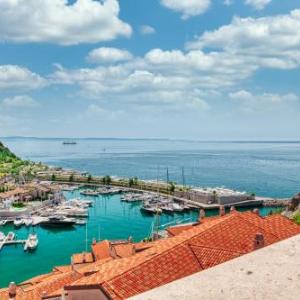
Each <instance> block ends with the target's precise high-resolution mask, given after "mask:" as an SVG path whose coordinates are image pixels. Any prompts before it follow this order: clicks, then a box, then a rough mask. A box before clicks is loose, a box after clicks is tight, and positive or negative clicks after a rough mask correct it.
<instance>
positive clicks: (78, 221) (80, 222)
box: [76, 219, 86, 225]
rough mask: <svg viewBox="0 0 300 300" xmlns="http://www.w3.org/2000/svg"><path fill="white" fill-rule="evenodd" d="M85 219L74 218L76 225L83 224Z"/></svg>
mask: <svg viewBox="0 0 300 300" xmlns="http://www.w3.org/2000/svg"><path fill="white" fill-rule="evenodd" d="M85 224H86V221H85V220H80V219H79V220H76V225H85Z"/></svg>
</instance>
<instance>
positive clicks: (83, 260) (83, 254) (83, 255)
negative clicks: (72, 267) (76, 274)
mask: <svg viewBox="0 0 300 300" xmlns="http://www.w3.org/2000/svg"><path fill="white" fill-rule="evenodd" d="M82 262H83V263H85V262H86V257H85V252H83V253H82Z"/></svg>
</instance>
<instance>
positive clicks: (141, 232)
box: [0, 191, 270, 287]
mask: <svg viewBox="0 0 300 300" xmlns="http://www.w3.org/2000/svg"><path fill="white" fill-rule="evenodd" d="M65 195H66V197H67V198H69V199H70V198H74V197H80V194H79V192H78V191H77V192H68V193H65ZM84 199H93V200H94V206H93V207H91V208H90V209H89V219H88V224H87V232H88V234H87V237H88V250H90V244H91V242H92V240H93V238H96V239H99V238H100V239H110V240H111V239H126V238H128V237H129V236H132V237H133V238H134V240H135V241H140V240H142V239H143V238H145V237H147V236H149V233H150V231H151V227H152V223H153V221H154V217H153V216H151V215H148V214H143V213H141V211H140V204H137V203H125V202H121V201H120V195H114V196H106V197H102V196H99V197H84ZM269 211H270V210H269V209H262V210H261V212H262V214H267V213H268V212H269ZM216 213H217V211H210V212H208V213H207V214H208V215H213V214H216ZM197 217H198V212H196V211H191V212H187V213H181V214H174V215H165V214H163V215H162V216H161V217H160V224H161V225H168V224H169V225H170V224H176V223H177V222H178V221H182V220H185V221H187V222H191V221H195V220H196V219H197ZM11 230H13V231H15V232H16V233H17V237H18V238H19V239H24V238H26V237H27V236H28V234H29V233H30V232H32V230H33V229H32V228H29V229H28V228H26V227H24V226H23V227H22V228H20V229H17V230H16V229H15V228H14V226H13V225H7V226H4V227H2V228H1V231H3V232H4V233H5V234H7V233H8V232H9V231H11ZM34 230H35V232H36V233H37V234H38V238H39V246H38V248H37V249H36V251H35V252H33V253H28V252H24V251H23V247H22V246H21V245H18V246H5V247H4V248H3V249H2V251H1V252H0V274H1V276H0V287H3V286H7V284H8V283H9V282H10V281H15V282H21V281H24V280H26V279H28V278H31V277H33V276H36V275H39V274H42V273H46V272H49V271H51V269H52V267H54V266H57V265H63V264H70V257H71V255H72V254H73V253H79V252H82V251H85V249H86V242H85V239H86V233H85V232H86V230H85V226H76V227H74V228H72V229H51V230H49V229H45V228H42V227H40V226H37V227H35V229H34Z"/></svg>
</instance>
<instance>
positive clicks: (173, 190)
mask: <svg viewBox="0 0 300 300" xmlns="http://www.w3.org/2000/svg"><path fill="white" fill-rule="evenodd" d="M175 188H176V186H175V183H174V182H169V190H170V192H171V193H174V192H175Z"/></svg>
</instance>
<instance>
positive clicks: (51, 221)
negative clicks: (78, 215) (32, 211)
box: [41, 215, 76, 226]
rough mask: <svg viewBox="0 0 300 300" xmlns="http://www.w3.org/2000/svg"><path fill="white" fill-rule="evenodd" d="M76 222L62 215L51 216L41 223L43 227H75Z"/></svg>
mask: <svg viewBox="0 0 300 300" xmlns="http://www.w3.org/2000/svg"><path fill="white" fill-rule="evenodd" d="M75 224H76V220H75V219H73V218H66V217H64V216H61V215H55V216H50V217H48V218H47V219H46V220H44V221H43V222H42V223H41V226H73V225H75Z"/></svg>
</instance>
